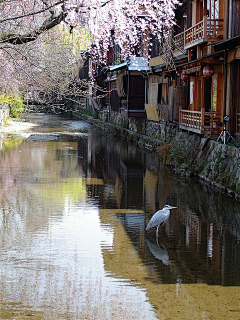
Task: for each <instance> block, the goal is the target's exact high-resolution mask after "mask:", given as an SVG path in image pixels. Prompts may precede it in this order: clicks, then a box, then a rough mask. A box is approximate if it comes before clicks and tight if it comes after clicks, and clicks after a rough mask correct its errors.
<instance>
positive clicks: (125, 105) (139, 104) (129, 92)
mask: <svg viewBox="0 0 240 320" xmlns="http://www.w3.org/2000/svg"><path fill="white" fill-rule="evenodd" d="M108 71H109V72H108V77H107V79H106V82H107V83H108V90H109V92H110V93H109V97H108V98H109V101H108V106H109V112H110V117H112V118H116V117H117V116H118V115H120V116H121V118H122V119H124V118H125V119H126V120H127V119H128V121H129V122H130V123H133V122H136V123H137V125H136V126H139V127H144V121H145V102H146V88H147V73H148V71H149V67H148V59H147V58H143V57H131V58H130V59H129V60H127V61H125V62H123V63H121V64H118V65H112V66H110V67H109V70H108ZM137 119H138V120H137ZM141 122H142V123H141Z"/></svg>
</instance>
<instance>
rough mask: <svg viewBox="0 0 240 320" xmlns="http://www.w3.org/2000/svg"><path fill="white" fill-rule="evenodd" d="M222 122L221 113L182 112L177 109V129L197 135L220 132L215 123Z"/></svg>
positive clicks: (203, 110)
mask: <svg viewBox="0 0 240 320" xmlns="http://www.w3.org/2000/svg"><path fill="white" fill-rule="evenodd" d="M218 120H220V121H222V113H218V112H205V109H201V111H192V110H182V108H179V128H180V129H183V130H187V131H191V132H195V133H198V134H206V133H207V134H210V135H211V133H213V132H218V131H220V127H218V126H217V125H216V122H217V121H218Z"/></svg>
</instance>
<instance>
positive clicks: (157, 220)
mask: <svg viewBox="0 0 240 320" xmlns="http://www.w3.org/2000/svg"><path fill="white" fill-rule="evenodd" d="M176 208H177V207H172V206H169V205H168V204H166V205H165V206H164V207H163V208H162V209H161V210H158V211H157V212H155V213H154V215H153V216H152V218H151V219H150V221H149V222H148V225H147V227H146V231H148V230H150V229H152V228H155V227H157V230H156V237H157V235H158V228H159V227H160V226H161V225H162V224H164V223H165V222H166V221H167V219H168V218H169V215H170V210H171V209H176Z"/></svg>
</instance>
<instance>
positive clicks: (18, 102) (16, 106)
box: [0, 94, 24, 118]
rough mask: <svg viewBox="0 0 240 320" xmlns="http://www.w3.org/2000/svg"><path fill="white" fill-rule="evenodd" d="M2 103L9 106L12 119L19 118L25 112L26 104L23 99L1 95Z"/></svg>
mask: <svg viewBox="0 0 240 320" xmlns="http://www.w3.org/2000/svg"><path fill="white" fill-rule="evenodd" d="M0 103H1V104H8V105H9V107H10V117H12V118H17V117H19V115H20V114H21V113H22V112H23V111H24V103H23V99H22V98H21V97H18V98H15V97H11V96H6V95H5V94H2V95H0Z"/></svg>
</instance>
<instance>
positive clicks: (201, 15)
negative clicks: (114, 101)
mask: <svg viewBox="0 0 240 320" xmlns="http://www.w3.org/2000/svg"><path fill="white" fill-rule="evenodd" d="M176 20H177V23H176V26H175V28H174V32H173V36H172V39H171V41H172V42H171V43H173V47H172V48H169V49H172V50H169V52H170V54H169V57H168V56H166V54H164V55H163V54H162V52H161V51H160V52H159V53H157V54H156V55H155V56H153V57H152V59H151V60H150V68H151V71H152V73H151V74H150V77H149V89H150V92H151V90H152V88H153V83H154V81H155V80H154V81H153V79H154V78H156V76H158V80H157V81H156V82H155V88H156V89H157V90H158V93H157V94H156V93H155V101H154V99H153V100H151V101H148V105H147V106H146V107H147V108H149V105H150V107H152V109H154V108H156V109H157V110H158V111H159V114H160V116H159V121H161V120H162V119H163V120H164V121H165V120H167V121H170V122H175V123H178V125H179V128H180V129H182V130H187V131H190V132H194V133H198V134H202V135H205V136H208V135H210V136H214V135H217V134H219V133H220V132H221V130H222V127H221V126H219V125H218V124H219V123H220V122H219V120H220V121H221V122H223V121H225V120H224V119H226V118H225V116H226V115H228V116H229V117H230V120H229V121H228V122H227V128H228V130H229V131H231V133H232V134H240V93H239V92H240V60H239V59H240V1H239V0H228V1H225V0H210V1H207V0H194V1H190V0H186V1H184V2H183V5H182V6H180V7H178V8H176ZM164 45H165V46H166V45H169V41H166V43H165V44H164ZM165 52H166V50H165ZM149 97H150V98H151V97H152V94H150V96H149ZM156 97H157V99H156ZM166 118H167V119H166Z"/></svg>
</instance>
